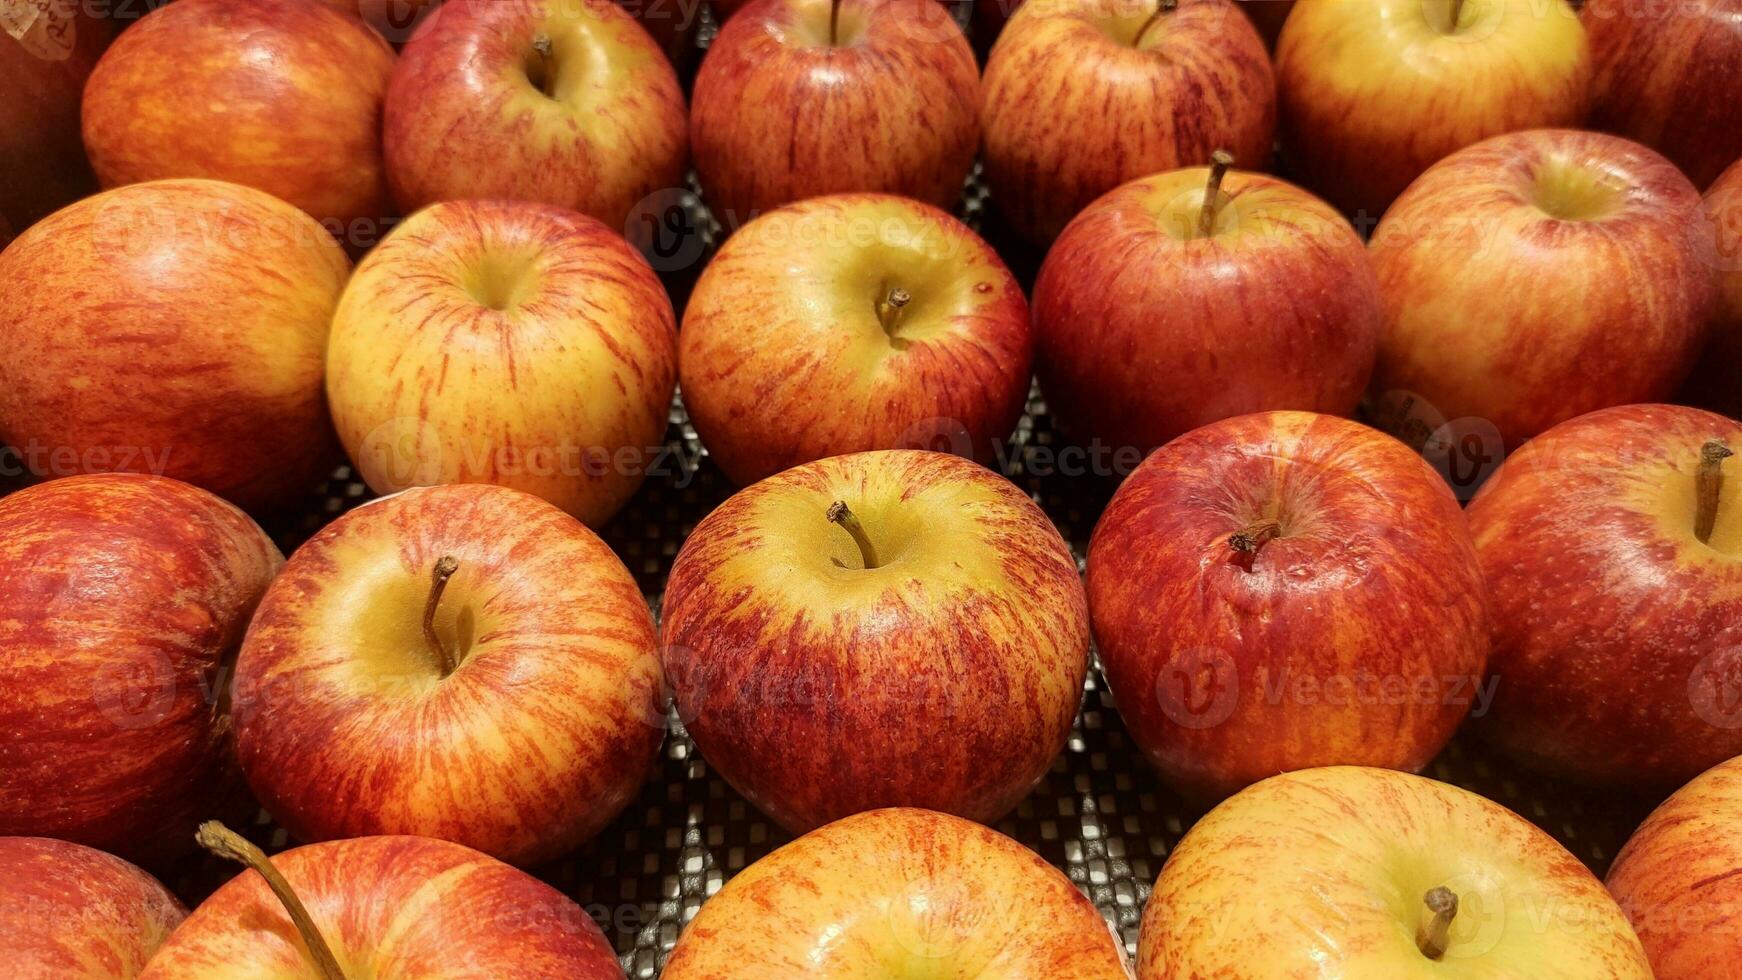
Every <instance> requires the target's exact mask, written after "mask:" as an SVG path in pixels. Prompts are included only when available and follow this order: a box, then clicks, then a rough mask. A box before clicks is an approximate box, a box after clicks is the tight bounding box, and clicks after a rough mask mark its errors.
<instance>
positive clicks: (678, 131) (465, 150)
mask: <svg viewBox="0 0 1742 980" xmlns="http://www.w3.org/2000/svg"><path fill="white" fill-rule="evenodd" d="M541 34H542V35H544V36H546V37H549V38H550V39H551V41H552V43H553V51H554V53H553V55H552V57H553V58H554V59H555V64H556V71H555V75H554V76H553V77H554V79H555V81H556V84H557V86H558V89H557V97H552V96H548V95H545V94H544V92H543V90H542V89H540V88H539V86H537V85H535V84H534V83H533V81H532V78H531V77H530V76H529V75H528V74H527V72H528V69H529V68H530V67H533V66H534V65H536V64H537V63H538V59H539V54H538V51H537V50H536V49H535V48H534V46H533V45H534V42H535V40H536V38H538V37H539V36H540V35H541ZM382 139H383V141H384V143H385V146H386V150H387V175H388V179H389V181H390V182H391V183H392V186H393V196H394V199H395V200H396V201H398V202H399V205H400V207H401V208H402V209H404V211H405V212H406V213H408V214H409V213H411V212H412V211H415V210H417V209H418V208H421V207H424V206H425V205H428V204H433V203H435V202H438V201H451V200H464V199H488V198H497V199H505V200H522V201H538V202H541V203H545V204H552V205H556V206H557V207H562V208H567V209H569V210H571V211H579V212H581V213H582V214H585V215H589V216H591V217H594V218H597V219H599V220H600V221H603V222H604V223H605V224H607V225H609V226H611V227H612V228H615V229H618V230H620V231H627V230H632V229H631V226H632V225H634V226H639V225H640V224H641V223H642V221H641V218H642V217H643V215H642V214H641V211H640V210H639V209H640V206H641V203H642V202H643V200H644V199H645V198H647V197H648V196H649V195H651V194H654V193H655V192H657V191H661V190H665V189H667V188H681V187H683V177H684V166H685V163H686V160H687V157H688V145H687V136H686V133H685V124H684V98H683V89H682V88H681V87H679V85H678V80H677V74H676V73H675V72H674V71H673V70H672V67H671V64H670V63H669V62H667V61H666V59H665V55H664V54H663V53H662V52H661V51H660V49H659V44H658V42H656V41H654V39H653V38H652V37H651V36H650V35H648V33H647V31H645V30H644V29H642V27H641V26H640V25H639V24H637V23H635V18H633V17H631V16H630V15H629V14H628V13H626V12H624V10H623V9H622V8H621V7H619V6H617V5H616V4H615V3H614V2H612V0H449V2H447V3H444V4H443V5H442V6H440V7H438V8H437V9H436V10H435V12H434V13H433V14H432V15H431V16H429V17H426V18H425V19H424V22H423V25H422V26H421V27H420V28H419V29H418V32H417V35H416V36H415V37H413V38H412V39H411V41H410V43H408V44H407V45H406V46H405V50H404V51H403V52H402V55H401V58H400V62H399V67H398V68H397V69H396V70H395V71H394V73H393V81H392V84H391V85H390V86H389V88H388V92H387V113H386V120H385V123H384V128H383V132H382Z"/></svg>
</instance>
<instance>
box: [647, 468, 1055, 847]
mask: <svg viewBox="0 0 1742 980" xmlns="http://www.w3.org/2000/svg"><path fill="white" fill-rule="evenodd" d="M835 501H843V502H845V503H846V504H847V505H848V507H850V508H852V509H853V511H854V513H855V514H856V515H857V517H858V518H859V520H860V522H861V524H862V525H863V527H864V529H865V533H866V534H867V535H868V536H869V537H870V539H871V541H872V542H873V543H874V544H875V545H876V547H877V549H878V553H879V558H880V559H881V561H882V564H881V565H880V566H879V567H877V568H872V569H867V568H865V567H864V563H863V561H862V559H861V556H860V552H859V551H858V549H857V548H856V547H855V545H854V542H853V539H852V538H851V537H849V535H848V533H847V532H846V531H845V530H843V529H841V528H839V527H836V526H835V525H833V524H831V523H830V521H829V519H828V518H827V517H826V516H825V514H826V512H827V511H828V510H829V508H830V505H831V504H832V503H833V502H835ZM661 626H662V632H661V643H662V647H663V649H662V652H661V657H662V659H663V662H664V665H665V671H666V676H667V677H668V678H669V679H670V682H671V686H672V690H673V692H674V693H675V696H676V701H677V706H678V710H679V713H680V716H681V717H682V718H683V719H684V723H685V725H686V727H687V729H688V731H689V734H690V736H691V737H692V738H694V739H695V742H696V746H697V747H698V748H699V749H700V750H701V752H702V755H703V757H704V758H705V759H706V760H707V762H708V765H710V766H712V767H713V768H714V769H716V770H717V771H718V772H719V773H720V775H722V776H724V777H725V779H726V781H727V782H729V783H731V784H732V786H733V787H734V788H736V789H737V790H738V791H739V792H740V793H742V794H743V795H744V796H745V797H746V798H748V799H749V800H750V802H752V803H753V804H755V805H756V806H757V807H759V808H761V810H762V811H763V812H764V813H767V814H768V815H769V816H770V817H773V818H774V820H775V821H776V822H778V823H780V824H781V825H782V826H784V827H786V828H787V829H789V830H792V831H794V832H802V831H805V830H809V829H812V828H814V827H817V826H820V825H822V824H824V823H827V822H829V821H831V820H836V819H839V818H841V817H844V816H847V815H849V814H852V813H858V812H860V811H863V810H871V809H877V808H879V807H885V806H908V805H911V806H923V807H925V808H927V809H933V810H942V811H945V812H949V813H955V814H957V815H959V816H964V817H968V818H970V819H974V820H982V821H988V820H994V819H997V818H998V817H1001V816H1003V815H1004V814H1005V813H1008V812H1009V811H1010V810H1011V808H1013V807H1014V806H1016V804H1017V803H1018V802H1019V801H1020V800H1021V799H1022V798H1023V797H1024V796H1026V795H1027V794H1028V792H1029V790H1030V789H1031V788H1032V787H1033V786H1034V784H1035V783H1036V782H1037V781H1038V780H1039V779H1040V777H1041V776H1043V775H1044V774H1045V773H1046V770H1047V767H1048V766H1049V765H1051V763H1052V760H1053V759H1054V758H1055V757H1056V756H1057V755H1058V752H1059V750H1060V749H1061V748H1062V747H1063V745H1064V742H1065V738H1066V737H1067V736H1068V735H1069V733H1070V727H1071V723H1072V720H1073V719H1074V717H1075V715H1076V711H1077V705H1078V702H1080V701H1081V700H1082V682H1083V678H1084V676H1085V673H1086V671H1087V668H1088V645H1089V637H1088V628H1089V627H1088V611H1087V609H1086V607H1085V603H1084V599H1083V590H1082V584H1081V582H1080V581H1079V579H1078V577H1077V569H1076V563H1075V562H1074V561H1073V560H1072V558H1071V554H1070V549H1069V548H1068V547H1066V545H1065V543H1064V540H1063V539H1062V538H1060V537H1059V534H1058V531H1057V530H1056V529H1055V528H1054V527H1053V526H1052V523H1051V522H1050V521H1049V520H1048V519H1047V517H1046V515H1045V514H1044V513H1043V512H1042V511H1041V510H1040V508H1039V507H1037V506H1035V504H1034V503H1033V501H1031V500H1029V499H1028V497H1027V495H1025V494H1024V493H1023V492H1022V491H1021V490H1019V489H1017V488H1016V487H1015V486H1014V485H1013V484H1011V483H1010V482H1009V481H1007V480H1005V479H1003V478H1002V477H999V476H997V475H996V474H994V473H992V472H991V471H989V470H987V469H985V468H984V467H981V466H979V465H977V464H975V463H973V462H970V461H968V460H965V459H962V458H960V457H958V456H951V455H947V454H944V453H931V452H919V451H912V450H907V451H884V452H873V453H854V454H851V455H847V456H835V457H831V458H829V459H824V460H819V461H817V462H814V463H806V464H805V465H803V466H799V467H795V468H793V469H790V470H787V471H786V472H784V473H781V474H779V475H778V476H774V477H770V478H769V479H767V480H764V481H762V482H761V483H757V484H755V485H754V486H751V487H749V488H748V489H745V490H741V491H739V492H738V493H737V494H735V495H734V496H733V497H731V498H730V499H729V500H727V501H726V502H725V503H724V504H722V505H720V507H719V508H718V509H716V510H715V511H714V512H713V513H711V514H709V515H708V516H707V517H706V518H705V519H703V521H702V522H701V523H700V524H699V525H697V526H696V529H695V531H694V532H693V533H692V534H691V535H690V537H689V539H688V540H687V541H685V542H684V546H683V549H682V550H681V551H680V552H678V556H677V560H676V562H675V563H674V564H673V566H672V571H671V578H670V581H669V582H668V584H667V586H666V593H665V604H664V620H663V622H662V624H661ZM1013 705H1015V706H1019V708H1020V710H1013V709H1012V707H1011V706H1013Z"/></svg>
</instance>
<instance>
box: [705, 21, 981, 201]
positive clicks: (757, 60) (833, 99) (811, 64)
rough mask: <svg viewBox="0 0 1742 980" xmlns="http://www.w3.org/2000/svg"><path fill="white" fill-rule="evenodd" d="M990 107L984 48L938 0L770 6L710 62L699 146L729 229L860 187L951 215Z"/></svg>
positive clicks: (732, 31)
mask: <svg viewBox="0 0 1742 980" xmlns="http://www.w3.org/2000/svg"><path fill="white" fill-rule="evenodd" d="M979 105H980V75H979V69H978V67H977V66H976V65H975V62H974V52H973V49H972V48H970V47H969V46H968V39H967V38H966V37H964V36H963V35H962V31H961V28H959V27H957V26H956V23H955V21H954V20H952V19H951V17H950V15H949V13H948V12H946V11H945V10H944V8H943V7H942V6H941V5H939V4H938V3H937V2H936V0H762V2H758V3H754V4H752V5H750V6H749V7H746V8H745V11H744V13H743V14H741V15H740V16H737V17H734V18H732V19H731V20H730V21H728V22H727V23H726V26H725V27H723V28H722V29H721V30H720V34H719V36H718V37H716V38H715V39H714V43H713V45H712V46H711V47H709V48H708V54H707V57H705V58H703V59H702V67H701V71H700V72H698V73H697V74H696V87H695V96H694V105H693V107H692V115H691V117H690V140H691V142H692V143H693V144H694V146H695V153H696V172H697V173H698V175H699V176H700V177H701V182H702V192H703V195H704V196H705V197H706V199H707V202H708V206H709V207H710V208H711V209H712V210H713V212H714V215H715V217H716V218H718V219H719V220H720V221H721V223H722V224H724V225H725V226H726V227H727V228H728V229H732V228H737V227H739V226H741V225H743V224H744V223H746V222H748V221H749V220H750V219H752V218H754V217H756V216H757V215H758V214H760V213H761V212H763V211H767V210H770V209H772V208H776V207H779V206H780V205H782V204H788V203H791V202H793V201H798V200H802V199H804V198H807V197H817V196H819V195H822V194H835V193H842V192H847V191H881V192H887V193H891V194H899V195H902V196H904V197H912V198H917V199H918V200H921V201H925V202H927V203H929V204H935V205H938V206H940V207H949V206H952V205H954V204H955V203H956V200H957V199H958V198H959V197H960V196H961V193H962V183H963V181H964V180H965V179H966V178H967V176H968V171H969V169H970V168H971V167H972V166H973V163H974V151H975V149H976V147H978V145H979V142H980V128H979V117H978V113H979Z"/></svg>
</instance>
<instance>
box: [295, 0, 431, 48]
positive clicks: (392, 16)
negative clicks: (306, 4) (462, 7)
mask: <svg viewBox="0 0 1742 980" xmlns="http://www.w3.org/2000/svg"><path fill="white" fill-rule="evenodd" d="M321 2H322V3H325V4H326V5H327V6H329V7H333V8H335V9H337V10H342V11H344V12H345V13H348V14H356V15H358V16H359V17H362V18H363V19H364V20H365V21H368V23H369V26H370V27H373V28H375V31H376V33H378V34H380V35H381V36H382V37H384V38H386V39H387V40H388V41H390V42H392V43H393V44H395V45H401V44H404V43H405V42H406V41H407V40H409V39H410V38H411V35H412V33H413V32H414V31H415V30H416V29H417V25H418V24H419V23H421V22H422V21H423V18H424V16H425V15H426V14H428V13H429V12H430V10H432V9H434V8H435V7H437V6H439V5H440V4H441V3H442V0H321Z"/></svg>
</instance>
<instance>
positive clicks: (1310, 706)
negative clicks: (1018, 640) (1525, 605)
mask: <svg viewBox="0 0 1742 980" xmlns="http://www.w3.org/2000/svg"><path fill="white" fill-rule="evenodd" d="M1264 518H1275V519H1277V520H1279V521H1280V522H1281V524H1282V528H1281V532H1280V534H1279V536H1278V537H1276V538H1274V539H1272V540H1271V541H1269V542H1268V543H1267V544H1264V545H1262V547H1261V548H1260V549H1259V551H1258V553H1257V554H1256V556H1255V557H1254V558H1253V559H1252V565H1251V569H1250V570H1248V569H1246V568H1245V567H1243V566H1242V564H1241V563H1240V562H1239V561H1237V559H1239V558H1240V556H1239V554H1238V553H1236V552H1235V551H1234V550H1233V549H1232V548H1231V547H1230V544H1229V538H1230V536H1231V535H1233V534H1234V533H1235V532H1238V531H1240V530H1242V529H1243V528H1245V527H1247V526H1248V525H1249V524H1252V523H1253V522H1255V521H1258V520H1262V519H1264ZM1088 596H1089V611H1090V617H1091V622H1092V623H1093V624H1094V632H1095V641H1096V647H1097V649H1098V650H1100V653H1101V666H1102V670H1103V672H1104V673H1105V674H1106V675H1107V683H1108V685H1109V687H1111V689H1112V691H1113V695H1114V697H1115V698H1116V699H1117V700H1118V704H1119V712H1120V715H1121V717H1123V718H1124V719H1125V725H1126V727H1127V728H1128V729H1129V730H1130V732H1131V736H1132V738H1133V739H1135V740H1136V742H1137V744H1138V745H1139V746H1140V747H1142V749H1143V751H1144V752H1145V753H1146V754H1147V755H1148V756H1149V759H1150V761H1151V762H1153V763H1154V764H1155V766H1156V768H1157V769H1158V770H1160V772H1161V774H1162V777H1163V779H1164V780H1166V781H1167V782H1168V783H1169V784H1170V785H1172V786H1174V787H1176V788H1177V789H1179V790H1181V791H1182V792H1183V793H1184V794H1185V795H1186V796H1188V797H1190V798H1193V799H1196V800H1216V799H1220V798H1222V797H1225V796H1227V795H1228V794H1230V793H1233V792H1235V791H1237V790H1239V789H1241V788H1242V787H1244V786H1246V785H1248V784H1250V783H1253V782H1255V781H1257V780H1259V779H1262V778H1264V777H1265V776H1267V775H1273V774H1275V773H1277V772H1283V771H1288V770H1294V769H1304V768H1308V767H1311V766H1319V765H1333V764H1359V765H1371V766H1383V767H1387V768H1393V769H1408V770H1419V769H1421V768H1422V767H1423V766H1425V765H1427V763H1428V762H1429V761H1430V760H1432V758H1433V757H1434V756H1435V755H1436V754H1438V752H1439V750H1440V749H1441V748H1442V747H1444V746H1445V743H1446V741H1447V740H1448V739H1450V738H1451V736H1452V732H1453V731H1455V730H1456V729H1457V727H1458V723H1459V722H1460V721H1462V720H1463V718H1464V715H1465V714H1466V712H1467V711H1468V710H1469V708H1470V704H1471V703H1472V702H1473V701H1475V700H1476V695H1477V688H1478V687H1479V685H1480V682H1481V678H1482V674H1483V665H1484V663H1485V661H1486V659H1487V654H1488V628H1489V623H1488V616H1487V610H1486V607H1485V605H1484V602H1483V584H1482V576H1481V569H1480V568H1479V566H1478V565H1477V561H1476V553H1475V549H1474V546H1473V545H1472V544H1471V541H1470V534H1469V531H1468V530H1467V529H1466V528H1465V526H1464V519H1463V515H1462V514H1461V513H1460V512H1459V509H1458V503H1457V500H1456V499H1455V498H1454V497H1453V496H1452V494H1451V492H1450V490H1449V488H1447V486H1446V485H1445V483H1444V481H1442V480H1441V479H1440V477H1439V475H1438V474H1436V473H1435V472H1434V471H1433V469H1432V468H1430V467H1429V466H1428V465H1427V464H1426V463H1424V462H1423V461H1422V460H1421V458H1420V457H1419V456H1417V455H1416V454H1415V453H1413V452H1411V451H1410V450H1409V448H1408V447H1407V446H1404V445H1403V444H1402V443H1400V442H1398V441H1396V440H1395V439H1392V438H1391V437H1389V436H1386V435H1384V434H1382V433H1380V432H1376V431H1374V430H1373V429H1369V428H1367V427H1366V426H1362V425H1359V424H1357V423H1354V422H1350V421H1348V420H1346V419H1339V418H1333V417H1331V416H1328V415H1314V414H1311V413H1308V412H1271V413H1265V414H1258V415H1246V416H1241V417H1239V418H1233V419H1228V420H1226V421H1223V422H1218V423H1215V424H1213V425H1208V426H1205V427H1203V428H1201V429H1197V430H1195V431H1193V432H1190V433H1187V434H1186V435H1184V436H1181V437H1180V438H1179V439H1177V440H1175V441H1173V442H1171V443H1169V444H1167V445H1166V446H1163V447H1162V448H1161V449H1159V450H1156V452H1155V453H1153V454H1152V455H1151V456H1150V457H1149V458H1148V459H1146V460H1144V462H1143V464H1142V465H1141V466H1139V467H1138V468H1137V470H1136V471H1135V472H1133V473H1132V474H1131V476H1130V477H1128V478H1127V479H1126V481H1125V483H1124V484H1123V485H1122V486H1120V488H1119V490H1118V492H1117V493H1115V494H1114V496H1113V500H1112V502H1111V503H1109V504H1108V506H1107V509H1106V511H1105V512H1104V513H1103V514H1102V516H1101V520H1100V523H1099V524H1097V525H1096V528H1095V534H1094V537H1093V539H1092V540H1091V541H1090V544H1089V558H1088ZM1364 678H1371V679H1372V680H1371V682H1368V681H1367V680H1364ZM1308 682H1311V684H1312V686H1311V687H1310V688H1309V687H1306V686H1304V685H1305V684H1307V683H1308ZM1338 685H1340V686H1341V688H1342V689H1341V690H1339V687H1338ZM1385 685H1390V687H1385ZM1399 690H1401V691H1402V692H1403V695H1402V696H1396V695H1395V694H1394V693H1393V692H1394V691H1399ZM1303 691H1307V692H1310V693H1308V694H1302V693H1301V692H1303Z"/></svg>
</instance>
